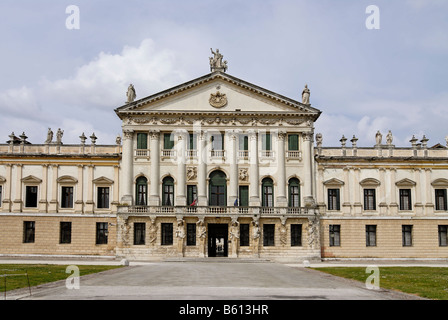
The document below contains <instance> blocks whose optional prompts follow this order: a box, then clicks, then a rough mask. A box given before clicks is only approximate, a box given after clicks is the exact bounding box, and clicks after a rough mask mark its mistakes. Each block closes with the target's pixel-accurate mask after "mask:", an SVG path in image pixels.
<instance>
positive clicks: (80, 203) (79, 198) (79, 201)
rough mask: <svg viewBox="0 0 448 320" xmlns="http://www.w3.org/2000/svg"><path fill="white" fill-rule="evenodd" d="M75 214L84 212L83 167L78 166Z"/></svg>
mask: <svg viewBox="0 0 448 320" xmlns="http://www.w3.org/2000/svg"><path fill="white" fill-rule="evenodd" d="M76 191H77V192H76V201H75V213H83V212H84V200H83V191H84V165H82V164H78V188H77V190H76Z"/></svg>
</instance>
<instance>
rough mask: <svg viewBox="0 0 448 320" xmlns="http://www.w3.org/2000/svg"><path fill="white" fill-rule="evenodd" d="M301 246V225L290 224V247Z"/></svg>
mask: <svg viewBox="0 0 448 320" xmlns="http://www.w3.org/2000/svg"><path fill="white" fill-rule="evenodd" d="M300 246H302V225H301V224H291V247H300Z"/></svg>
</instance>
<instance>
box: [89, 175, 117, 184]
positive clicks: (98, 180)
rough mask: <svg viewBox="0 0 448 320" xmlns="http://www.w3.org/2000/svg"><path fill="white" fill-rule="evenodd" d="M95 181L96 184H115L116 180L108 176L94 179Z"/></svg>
mask: <svg viewBox="0 0 448 320" xmlns="http://www.w3.org/2000/svg"><path fill="white" fill-rule="evenodd" d="M93 183H95V184H113V183H114V181H113V180H111V179H109V178H106V177H99V178H96V179H94V180H93Z"/></svg>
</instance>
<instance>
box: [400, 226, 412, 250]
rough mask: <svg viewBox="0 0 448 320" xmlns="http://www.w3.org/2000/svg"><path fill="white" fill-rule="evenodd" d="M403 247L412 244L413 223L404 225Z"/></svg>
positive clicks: (402, 228) (402, 227)
mask: <svg viewBox="0 0 448 320" xmlns="http://www.w3.org/2000/svg"><path fill="white" fill-rule="evenodd" d="M401 230H402V237H403V247H410V246H412V225H402V226H401Z"/></svg>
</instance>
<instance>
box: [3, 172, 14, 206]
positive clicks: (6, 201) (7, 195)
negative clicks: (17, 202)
mask: <svg viewBox="0 0 448 320" xmlns="http://www.w3.org/2000/svg"><path fill="white" fill-rule="evenodd" d="M5 166H6V183H5V184H4V185H3V186H4V189H3V194H4V195H3V197H4V198H3V202H2V204H3V205H2V206H3V212H10V211H11V205H12V201H11V188H12V179H11V178H12V164H10V163H6V164H5Z"/></svg>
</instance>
